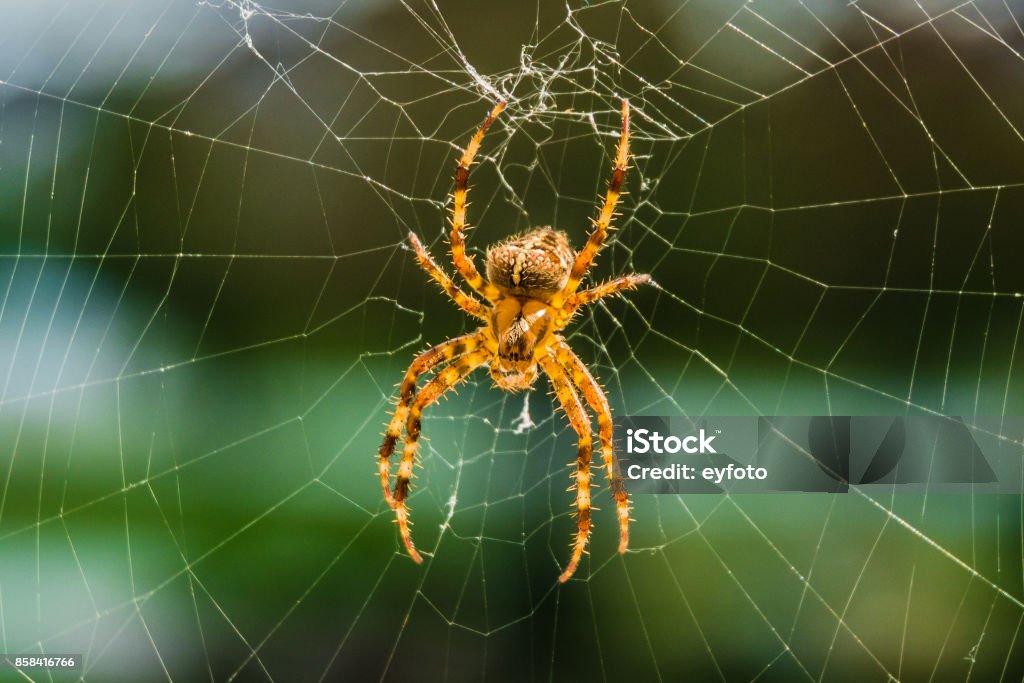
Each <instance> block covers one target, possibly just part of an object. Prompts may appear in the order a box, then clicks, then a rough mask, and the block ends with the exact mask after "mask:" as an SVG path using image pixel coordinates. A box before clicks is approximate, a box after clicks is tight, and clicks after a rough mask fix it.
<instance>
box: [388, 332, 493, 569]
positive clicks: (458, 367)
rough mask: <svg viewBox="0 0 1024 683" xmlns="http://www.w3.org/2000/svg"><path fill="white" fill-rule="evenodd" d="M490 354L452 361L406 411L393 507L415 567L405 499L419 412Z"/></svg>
mask: <svg viewBox="0 0 1024 683" xmlns="http://www.w3.org/2000/svg"><path fill="white" fill-rule="evenodd" d="M492 355H493V352H492V351H491V350H490V349H487V348H482V349H477V350H476V351H473V352H471V353H469V354H467V355H465V356H463V357H462V358H458V359H456V360H454V361H452V363H451V364H450V365H448V366H447V367H445V368H444V369H443V370H440V371H439V372H438V373H437V374H436V375H434V378H433V379H431V380H430V381H429V382H427V383H426V385H424V387H423V388H422V389H420V392H419V393H418V394H416V399H415V400H414V401H413V404H412V407H411V408H410V409H409V418H408V420H407V421H406V423H405V448H404V450H403V451H402V463H401V464H400V465H399V466H398V476H397V477H396V478H395V493H394V501H395V505H394V507H395V517H396V518H397V520H398V531H399V532H400V533H401V534H402V542H403V543H405V549H406V550H408V551H409V556H410V557H411V558H412V559H413V560H414V561H415V562H416V564H420V563H421V562H423V558H422V557H420V554H419V552H417V550H416V546H414V545H413V543H412V534H411V532H410V531H409V508H408V507H407V506H406V504H405V499H406V498H407V497H408V496H409V489H410V488H411V484H410V480H411V479H412V468H413V464H414V463H415V461H416V451H417V449H418V448H419V439H420V424H421V420H422V417H423V410H424V409H425V408H426V407H427V406H429V405H430V404H431V403H433V402H434V401H436V400H437V399H438V398H440V397H441V395H442V394H444V393H445V392H446V391H448V390H449V389H451V388H452V387H454V386H455V385H456V384H458V383H459V382H461V381H462V380H464V379H466V377H468V376H469V374H470V373H471V372H473V371H474V370H476V369H477V368H478V367H480V366H481V365H483V364H484V363H486V362H487V361H488V360H490V359H491V357H492Z"/></svg>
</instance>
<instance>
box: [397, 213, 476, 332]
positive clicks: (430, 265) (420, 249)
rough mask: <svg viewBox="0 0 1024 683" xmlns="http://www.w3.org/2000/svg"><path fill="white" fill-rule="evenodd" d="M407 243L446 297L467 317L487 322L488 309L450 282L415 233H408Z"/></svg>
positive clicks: (421, 265) (418, 261)
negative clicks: (467, 315)
mask: <svg viewBox="0 0 1024 683" xmlns="http://www.w3.org/2000/svg"><path fill="white" fill-rule="evenodd" d="M409 243H410V244H412V248H413V249H414V250H415V251H416V261H417V263H419V264H420V267H421V268H423V270H425V271H427V275H429V276H430V277H431V279H432V280H433V281H434V282H436V283H437V284H439V285H440V286H441V289H442V290H443V291H444V293H445V294H447V295H448V297H449V298H450V299H451V300H452V301H454V302H455V303H456V305H457V306H458V307H459V308H461V309H462V310H463V311H465V312H466V313H468V314H469V315H471V316H473V317H474V318H477V319H479V320H483V321H484V322H486V321H487V319H488V316H487V313H488V311H489V309H488V308H487V307H486V306H484V305H483V304H482V303H480V302H479V301H477V300H476V299H475V298H473V297H472V296H470V295H469V294H466V293H465V292H463V291H462V290H461V289H459V286H458V285H456V284H455V283H454V282H452V279H451V278H450V277H448V273H446V272H444V270H442V269H441V267H440V266H439V265H437V262H436V261H434V259H433V258H432V257H431V256H430V252H428V251H427V249H426V247H424V246H423V243H422V242H420V240H419V238H418V237H416V234H415V233H412V232H410V233H409Z"/></svg>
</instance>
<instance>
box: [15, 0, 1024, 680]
mask: <svg viewBox="0 0 1024 683" xmlns="http://www.w3.org/2000/svg"><path fill="white" fill-rule="evenodd" d="M0 8H2V9H0V12H2V16H3V17H4V20H3V21H2V22H0V376H2V378H3V379H2V382H0V387H2V390H0V434H2V439H0V444H3V462H2V464H3V468H2V471H3V480H2V481H3V485H2V490H0V640H2V649H3V650H4V651H6V652H9V653H15V652H47V653H81V654H83V655H84V656H85V663H84V667H83V668H82V669H81V670H80V671H79V672H78V673H76V674H74V675H73V677H75V678H77V677H81V678H83V679H85V680H103V681H107V680H140V679H144V680H161V679H168V680H189V681H191V680H218V681H221V680H322V679H328V680H331V679H336V678H342V677H345V678H359V679H364V678H365V679H370V680H374V679H379V680H384V679H388V680H395V679H403V678H412V677H414V676H415V677H416V678H417V679H423V678H427V679H434V678H441V677H444V678H449V679H455V680H461V679H465V678H471V677H472V678H478V677H486V678H491V679H506V678H508V679H515V680H522V679H524V678H527V677H528V678H529V679H531V680H533V679H566V678H572V679H582V678H584V677H595V676H596V677H598V678H601V679H613V678H621V677H623V676H642V677H644V678H657V679H659V680H660V679H678V678H680V677H681V676H683V675H686V674H688V675H690V676H693V677H696V678H706V679H708V680H728V681H733V680H737V681H738V680H760V681H775V680H785V681H794V680H811V681H825V680H847V679H850V680H1019V678H1020V673H1021V671H1022V670H1024V647H1022V644H1021V640H1022V637H1024V636H1022V634H1021V625H1022V620H1024V571H1022V568H1024V567H1022V565H1024V543H1022V527H1024V524H1022V522H1024V503H1022V500H1024V497H1022V496H1021V495H991V494H981V493H977V494H969V495H968V494H965V495H947V494H939V493H935V492H928V493H922V494H910V493H895V492H893V493H891V494H889V495H884V496H880V495H877V494H868V493H865V492H864V491H862V490H859V489H857V488H856V487H854V488H853V490H852V492H851V493H850V494H848V495H824V494H822V495H811V494H786V495H720V496H638V497H636V500H635V501H634V503H635V505H636V509H635V511H634V515H633V516H634V517H635V519H636V521H635V522H634V524H633V527H632V529H633V537H632V543H631V549H630V552H629V553H627V554H626V555H625V556H619V555H618V554H617V553H616V551H615V550H616V544H617V533H616V530H615V522H614V504H613V502H612V501H611V499H610V496H609V495H608V494H607V493H606V492H601V493H599V494H597V495H596V498H595V503H596V506H597V507H599V508H603V509H601V510H599V511H598V512H597V513H596V527H595V533H594V536H593V541H592V548H591V554H590V555H589V556H588V557H587V558H586V560H585V561H584V563H583V565H582V566H581V567H580V570H579V571H578V572H577V575H576V577H575V578H574V580H573V581H571V582H570V583H568V584H566V585H565V586H559V585H557V582H556V578H557V576H558V574H559V572H560V571H561V568H562V567H563V566H564V563H565V562H566V560H567V558H568V548H567V544H568V541H569V539H570V536H571V533H572V531H573V529H574V520H573V518H572V517H571V516H570V509H569V504H570V502H571V500H572V494H571V493H568V492H566V491H565V489H566V486H567V485H568V473H569V468H568V467H567V466H566V463H567V462H569V461H570V460H572V459H573V456H574V453H575V448H574V445H573V442H574V435H573V434H572V432H571V430H570V429H568V428H567V427H566V425H565V422H564V418H563V416H562V415H561V414H560V413H558V412H556V411H555V409H554V408H553V406H552V404H551V400H552V399H551V398H550V397H549V396H547V394H546V391H547V386H546V385H545V384H544V383H543V381H542V382H541V383H540V385H539V386H538V390H537V391H535V392H533V393H532V394H529V395H527V396H525V397H524V396H522V395H518V396H513V395H508V394H504V393H501V392H498V391H497V390H495V389H493V388H492V387H491V386H490V382H489V380H488V379H487V378H486V375H485V374H483V373H478V375H477V376H476V377H475V378H474V379H472V380H471V381H470V382H468V383H467V384H466V385H465V386H464V387H463V388H462V389H461V390H460V391H459V393H458V394H457V395H452V396H450V397H449V398H448V400H446V401H443V402H441V404H439V405H437V406H435V407H433V408H432V409H431V410H430V411H429V412H428V414H427V418H426V420H425V423H424V434H425V436H426V437H427V441H426V444H425V447H424V449H423V454H422V455H423V458H422V460H423V467H422V469H420V470H419V471H418V475H419V476H418V478H417V479H416V482H415V483H416V488H415V490H414V494H413V496H412V498H411V507H412V510H413V513H412V514H413V520H414V521H415V523H416V526H415V528H414V534H415V538H416V539H417V542H418V545H419V547H421V548H422V549H424V550H425V551H426V553H427V554H428V555H429V557H428V559H427V561H426V563H425V564H424V565H423V566H416V565H414V564H413V563H412V562H411V561H410V560H409V559H408V558H407V557H406V556H405V554H404V552H403V551H402V550H401V548H400V543H399V541H398V538H397V534H396V531H395V529H394V526H393V524H392V513H391V512H390V510H388V509H387V507H386V505H384V503H383V501H382V500H381V496H380V491H379V486H378V484H377V483H376V479H375V476H374V471H375V463H374V454H375V452H376V448H377V446H378V444H379V435H380V430H381V424H382V423H383V421H384V420H385V419H386V417H387V414H388V411H389V408H390V400H391V397H392V395H393V393H394V387H393V385H394V383H395V382H396V381H397V380H398V379H399V378H400V377H401V376H402V373H403V371H404V369H405V367H406V365H407V364H408V362H409V361H410V359H411V357H412V355H413V353H414V352H416V351H417V350H419V349H421V348H423V347H424V346H426V345H427V344H433V343H437V342H438V341H441V340H443V339H445V338H448V337H451V336H454V335H456V334H458V333H460V332H464V331H468V330H469V329H471V323H470V322H468V321H467V320H466V319H465V318H464V316H462V315H461V314H460V313H459V312H458V311H457V310H456V309H455V308H454V307H453V306H451V305H450V303H448V302H447V301H445V300H444V297H443V295H441V294H440V293H439V292H438V291H437V290H436V288H435V287H434V286H433V285H431V284H429V283H427V282H426V281H425V277H424V275H423V273H422V272H421V271H419V269H418V268H416V267H415V265H414V261H413V258H412V255H411V253H410V252H409V251H408V250H407V249H406V247H405V246H404V239H405V236H406V234H407V233H408V232H409V231H415V232H416V233H417V234H418V235H420V236H421V237H423V238H424V240H425V241H426V242H427V243H428V244H429V245H430V246H431V248H432V250H433V253H434V254H435V256H437V257H438V259H439V260H441V261H444V258H443V256H444V255H445V253H446V249H447V247H446V246H445V244H446V243H445V240H444V236H443V235H444V230H445V215H446V207H447V193H448V192H450V190H451V185H452V181H451V174H452V170H453V160H454V158H455V156H456V154H457V152H458V149H459V148H460V146H461V145H463V144H465V142H466V141H467V140H468V138H469V136H470V135H471V133H472V131H473V129H474V128H475V127H476V126H477V125H479V123H480V121H481V120H482V118H483V116H484V115H485V114H486V112H487V110H488V108H489V107H490V106H491V105H492V104H493V102H494V101H496V100H497V99H498V98H505V99H507V100H508V102H509V106H508V108H507V110H506V111H505V112H504V113H503V114H502V117H501V119H500V120H499V122H498V123H497V124H496V125H495V126H494V127H493V128H492V130H491V132H490V133H489V134H488V137H487V138H486V140H485V142H484V146H483V149H482V152H481V154H480V156H479V157H478V159H479V161H480V163H479V165H478V166H477V167H476V169H475V172H474V176H473V179H472V187H473V191H472V192H471V199H472V201H473V204H472V206H471V208H470V220H471V221H472V223H473V224H474V225H476V226H479V227H478V228H476V229H474V230H473V231H472V232H471V233H470V236H469V241H470V244H471V248H472V249H474V250H475V253H476V256H477V258H478V259H479V257H480V250H481V249H482V248H483V247H484V246H486V244H487V243H490V242H494V241H496V240H498V239H500V238H503V237H505V236H507V235H509V234H512V233H514V232H516V231H520V230H523V229H526V228H529V227H531V226H534V225H546V224H552V225H556V226H558V227H560V228H562V229H565V230H567V231H568V232H569V233H570V236H571V237H572V239H573V240H574V241H575V243H576V244H581V243H582V241H583V239H585V234H586V230H587V227H588V225H589V223H588V217H590V216H593V215H594V211H595V209H594V207H595V202H596V198H597V196H598V194H599V193H600V192H601V191H602V189H603V183H604V179H605V177H606V175H607V172H608V168H609V163H610V158H609V154H610V153H611V150H612V148H613V145H614V142H615V139H616V134H617V130H618V126H619V119H618V107H619V101H620V99H621V98H622V97H629V98H630V102H631V104H632V106H633V110H634V117H633V125H634V137H633V153H634V158H633V164H634V168H633V170H632V171H631V175H630V177H629V178H628V180H627V189H628V190H629V195H628V196H627V197H626V198H625V199H624V201H623V203H622V205H621V211H622V215H621V217H620V218H619V219H618V226H619V229H618V230H617V231H616V233H615V234H614V238H613V241H612V243H611V244H610V245H609V247H608V248H607V249H606V250H605V252H604V253H603V255H602V257H601V259H600V260H599V263H598V265H597V267H596V268H595V272H594V274H593V277H596V278H600V279H603V278H606V277H611V276H613V275H617V274H620V273H624V272H629V271H637V272H649V273H651V274H652V275H653V276H654V278H655V279H656V280H657V281H658V282H659V284H660V285H661V286H662V289H661V290H660V291H654V290H651V289H648V290H641V291H638V292H633V293H630V294H629V296H628V297H626V298H625V299H616V300H611V301H608V302H605V303H602V304H599V305H596V306H594V307H592V309H590V310H589V311H587V313H586V314H585V315H584V316H582V317H581V319H580V320H579V321H578V322H577V323H576V324H575V325H574V327H573V328H571V333H570V336H569V340H570V343H571V344H572V346H573V347H574V349H575V350H576V351H577V353H578V354H579V355H580V356H581V357H582V358H583V360H584V361H585V362H586V363H587V364H588V365H589V366H590V367H591V368H592V369H593V370H594V372H595V373H596V374H597V375H598V377H599V378H600V379H601V380H602V382H603V383H604V385H605V387H606V390H607V393H608V395H609V399H610V401H611V403H612V406H613V408H614V409H615V410H616V411H617V413H620V414H632V415H643V414H647V415H688V416H698V415H705V414H711V415H714V414H717V415H857V414H866V415H950V416H963V417H964V419H965V420H966V421H967V422H968V423H971V422H972V420H974V419H976V418H980V417H989V418H991V417H998V418H1009V417H1012V416H1015V415H1021V414H1022V413H1024V392H1022V391H1021V388H1022V385H1024V377H1022V372H1024V367H1022V366H1024V360H1022V358H1024V349H1022V348H1021V341H1020V337H1021V330H1022V327H1024V297H1022V293H1024V275H1022V274H1024V237H1022V232H1021V229H1022V219H1021V217H1022V216H1024V135H1022V130H1024V99H1022V96H1021V93H1024V87H1022V83H1024V28H1022V24H1024V6H1022V5H1021V4H1020V3H1019V2H1009V0H1006V1H1003V0H992V1H988V0H985V1H981V0H979V1H977V2H903V3H890V2H851V3H848V4H840V3H826V2H815V1H810V0H795V1H783V0H776V1H760V0H758V1H753V2H747V3H741V2H710V1H705V2H698V1H697V0H690V1H689V2H686V3H683V4H679V5H677V4H675V3H669V2H659V1H656V0H650V1H648V2H627V3H619V2H591V3H587V2H578V1H577V0H570V1H569V2H568V3H566V4H558V3H538V4H536V5H521V4H518V3H493V4H489V5H484V6H478V5H477V4H472V5H471V4H467V3H461V4H458V5H451V4H445V5H444V6H441V5H438V4H435V3H425V4H421V3H407V2H398V3H374V4H370V3H336V2H326V1H325V0H319V1H313V0H310V1H308V2H292V3H278V4H275V5H273V6H272V5H270V4H264V3H256V2H249V1H245V0H238V1H236V0H223V1H221V2H199V3H191V2H173V1H172V2H162V1H158V0H153V1H152V2H143V1H141V0H134V1H133V0H107V1H105V2H100V3H72V2H39V3H18V4H15V3H4V4H3V5H0ZM1000 424H1002V425H1003V426H1001V427H1000V428H999V429H998V430H996V431H994V432H991V433H990V436H992V438H994V439H995V440H997V441H998V442H999V443H1000V444H1001V447H1002V448H1004V449H1008V451H1007V452H1009V453H1010V454H1011V455H1012V456H1013V457H1016V458H1020V459H1021V462H1022V463H1024V458H1022V455H1024V435H1022V434H1021V433H1019V432H1018V431H1016V430H1017V428H1016V427H1014V426H1013V425H1014V424H1016V423H1014V422H1013V420H1010V419H1005V421H1004V422H1002V423H1000ZM1022 467H1024V464H1022ZM1022 493H1024V492H1022ZM12 675H14V674H12ZM62 676H65V674H46V673H41V672H39V671H25V672H23V673H22V674H20V676H19V677H18V680H54V679H57V680H60V679H61V677H62ZM68 676H72V675H70V674H68Z"/></svg>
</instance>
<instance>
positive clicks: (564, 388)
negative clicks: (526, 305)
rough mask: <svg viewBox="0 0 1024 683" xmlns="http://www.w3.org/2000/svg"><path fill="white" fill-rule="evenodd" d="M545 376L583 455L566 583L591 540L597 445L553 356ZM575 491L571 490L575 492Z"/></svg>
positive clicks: (579, 459)
mask: <svg viewBox="0 0 1024 683" xmlns="http://www.w3.org/2000/svg"><path fill="white" fill-rule="evenodd" d="M540 363H541V367H542V368H544V372H546V373H547V374H548V377H549V378H551V386H553V387H554V389H555V395H556V396H558V400H559V402H560V403H561V404H562V408H563V409H564V410H565V414H566V416H567V417H568V418H569V424H571V425H572V428H573V430H574V431H575V432H576V435H577V438H578V444H579V451H578V453H577V455H576V474H575V476H574V478H575V480H576V484H575V488H576V539H575V540H574V541H573V544H572V557H571V558H570V559H569V564H568V565H567V566H566V568H565V571H563V572H562V575H561V576H559V577H558V580H559V582H561V583H565V582H566V581H568V580H569V578H570V577H571V576H572V575H573V574H574V573H575V572H576V568H577V567H578V566H579V564H580V558H581V557H582V556H583V552H584V551H585V550H586V548H587V541H588V540H589V538H590V529H591V526H592V525H591V520H590V458H591V455H592V453H593V443H592V441H591V437H590V416H589V415H587V412H586V410H585V409H584V408H583V404H582V403H581V402H580V397H579V395H577V393H576V390H575V389H573V386H572V382H571V381H570V379H569V376H568V375H567V374H566V372H565V370H563V369H562V366H561V365H559V364H558V362H557V361H556V360H555V359H554V358H553V357H552V356H546V357H545V358H543V359H541V361H540ZM571 488H572V487H570V490H571Z"/></svg>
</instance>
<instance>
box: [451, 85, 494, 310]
mask: <svg viewBox="0 0 1024 683" xmlns="http://www.w3.org/2000/svg"><path fill="white" fill-rule="evenodd" d="M504 108H505V103H504V102H498V104H496V105H494V109H492V110H491V113H490V115H489V116H488V117H487V118H486V119H485V120H484V122H483V124H481V126H480V129H479V130H477V132H476V134H475V135H474V136H473V138H472V139H471V140H470V141H469V144H468V145H466V150H465V151H464V152H463V153H462V157H461V158H460V159H459V164H458V166H456V167H455V194H454V195H453V197H452V234H451V243H452V261H453V263H454V264H455V268H456V269H457V270H458V271H459V272H460V273H461V274H462V277H464V278H465V279H466V282H467V283H468V284H469V286H470V287H472V288H473V290H474V291H476V292H478V293H479V294H481V295H482V296H483V297H484V298H485V299H487V300H488V301H494V300H495V299H496V298H497V297H498V294H499V293H498V290H497V288H496V287H495V286H494V285H492V284H491V283H489V282H487V281H486V280H485V279H484V278H483V276H482V275H480V272H479V271H478V270H477V269H476V265H475V264H474V263H473V259H471V258H470V257H469V256H467V255H466V241H465V240H466V235H465V230H466V228H467V226H466V195H467V193H468V192H469V189H468V188H469V167H470V166H472V164H473V157H475V156H476V153H477V151H478V150H479V149H480V142H481V141H482V140H483V139H484V133H486V132H487V129H488V128H490V127H491V124H492V123H494V120H495V119H496V118H498V114H500V113H501V110H502V109H504Z"/></svg>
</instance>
